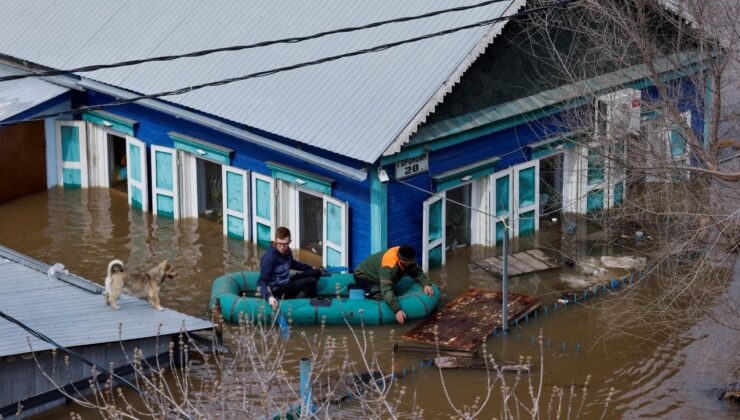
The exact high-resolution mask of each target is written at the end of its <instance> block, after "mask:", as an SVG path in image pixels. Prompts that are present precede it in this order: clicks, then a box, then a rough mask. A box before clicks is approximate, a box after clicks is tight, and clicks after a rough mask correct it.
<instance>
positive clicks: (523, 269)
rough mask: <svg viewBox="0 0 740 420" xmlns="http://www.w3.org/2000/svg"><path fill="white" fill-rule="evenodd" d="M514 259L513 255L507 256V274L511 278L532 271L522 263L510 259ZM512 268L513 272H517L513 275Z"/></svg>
mask: <svg viewBox="0 0 740 420" xmlns="http://www.w3.org/2000/svg"><path fill="white" fill-rule="evenodd" d="M512 257H514V254H511V255H509V274H511V275H512V276H518V275H521V274H528V273H531V272H532V271H534V270H533V269H532V268H531V267H529V266H528V265H527V264H525V263H523V262H522V261H520V260H518V259H516V258H512ZM512 268H513V269H514V270H515V271H518V273H516V274H514V273H513V272H512Z"/></svg>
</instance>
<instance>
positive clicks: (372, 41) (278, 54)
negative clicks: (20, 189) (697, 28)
mask: <svg viewBox="0 0 740 420" xmlns="http://www.w3.org/2000/svg"><path fill="white" fill-rule="evenodd" d="M474 3H475V2H473V1H471V0H465V1H458V2H455V5H472V4H474ZM525 4H526V2H525V1H524V0H507V1H500V2H495V3H492V4H489V5H486V6H483V7H476V8H472V9H469V10H465V11H459V12H454V13H447V14H441V15H438V16H433V17H429V18H424V19H416V20H411V21H407V22H396V23H389V24H386V25H381V26H377V27H374V28H370V29H363V30H357V31H351V32H343V33H336V34H330V35H326V36H322V37H316V38H313V39H308V40H303V41H301V42H285V43H276V44H271V45H269V46H262V47H257V48H249V49H239V50H224V51H221V52H217V53H211V54H206V55H201V56H194V57H186V58H176V59H171V60H167V61H149V62H143V63H139V64H135V65H126V66H115V67H111V68H107V69H98V70H91V71H85V72H76V73H73V74H65V75H61V76H53V77H45V78H44V79H43V80H44V81H40V80H35V81H34V83H36V82H37V83H42V84H44V85H43V86H46V87H47V90H44V88H43V87H41V86H42V85H38V86H36V87H35V89H34V98H36V99H35V100H34V101H30V102H28V104H27V105H23V106H21V104H20V103H18V102H22V99H18V100H17V101H15V102H14V104H15V105H14V108H13V112H5V113H3V114H0V115H2V118H3V120H4V121H5V122H6V123H8V122H11V123H13V125H10V127H13V126H14V125H15V123H16V122H17V124H21V125H22V124H30V123H28V122H22V121H23V120H24V119H25V118H26V117H30V116H34V115H36V116H38V115H47V116H46V117H45V118H44V122H45V131H44V141H45V145H46V152H45V154H42V153H41V152H39V153H38V154H37V155H36V156H35V157H34V158H33V159H32V160H33V161H40V160H42V159H43V160H44V161H45V164H44V165H43V167H44V168H45V172H46V180H47V182H46V186H47V187H54V186H61V187H63V188H87V187H112V188H120V189H121V190H122V191H125V193H126V194H127V195H128V200H129V203H130V205H131V206H132V207H134V208H137V209H140V211H144V212H152V213H154V214H155V215H157V216H158V217H171V218H176V219H177V218H187V217H207V218H211V219H213V220H215V221H218V222H219V223H222V224H223V230H224V234H225V235H228V236H230V237H233V238H237V239H242V240H245V241H248V240H251V241H254V242H257V243H258V244H263V245H264V244H267V243H269V240H270V239H271V238H272V236H273V233H274V229H275V228H276V227H277V226H279V225H285V226H288V227H289V228H291V230H292V232H293V235H294V236H293V243H294V246H295V247H296V248H301V249H304V250H307V251H309V252H313V253H316V254H318V255H320V256H321V258H322V261H323V263H324V265H325V266H350V267H354V266H355V265H356V264H358V263H359V262H360V261H361V260H362V259H363V258H365V257H366V256H367V255H369V254H370V253H372V252H376V251H378V250H381V249H383V248H385V247H386V246H390V245H397V244H400V243H411V244H413V245H415V246H416V247H417V248H418V249H419V250H422V251H423V252H422V253H421V254H422V255H421V258H420V259H421V262H422V263H423V265H424V267H425V268H429V267H433V266H436V265H439V264H443V263H444V261H445V250H446V249H450V248H455V247H458V246H466V245H470V244H479V245H488V246H494V245H495V244H496V242H497V241H498V240H501V238H502V237H503V235H504V234H505V232H508V233H509V234H510V235H511V236H520V235H529V234H532V233H533V232H536V231H537V230H538V229H539V222H540V218H541V217H548V218H549V217H550V216H551V215H552V214H553V212H559V211H560V210H561V209H562V211H566V212H572V213H586V212H589V211H597V210H601V209H606V208H611V207H614V206H618V205H619V204H620V202H621V201H622V200H623V198H624V196H625V194H626V191H625V181H624V180H625V178H624V174H623V173H622V172H620V171H619V170H617V169H616V168H606V169H605V168H604V167H603V165H602V164H601V163H600V162H599V159H598V156H597V155H596V154H594V153H592V152H591V151H590V150H589V148H587V147H585V146H583V145H582V142H577V141H573V139H574V138H575V137H577V136H583V135H587V136H591V135H593V133H595V132H597V130H602V131H606V130H609V129H610V127H611V126H612V122H613V121H614V120H615V119H617V118H621V119H625V118H626V119H627V120H628V121H631V122H632V123H631V127H632V128H631V129H633V130H635V132H638V131H639V130H641V124H642V120H643V119H646V116H645V115H642V114H641V98H642V97H644V96H646V95H647V96H649V95H653V94H654V92H652V91H651V89H652V86H651V84H650V79H649V78H648V77H647V73H646V71H645V69H644V68H643V67H641V66H640V65H639V64H638V65H635V66H633V67H630V68H626V69H619V70H616V71H614V72H610V73H609V74H603V75H598V76H595V77H594V78H593V79H590V80H584V81H583V83H581V84H577V85H566V86H554V87H553V86H548V84H547V83H544V82H543V81H542V80H541V75H537V74H535V73H533V72H532V71H531V69H532V68H533V67H534V66H533V62H534V61H535V58H534V57H531V56H529V55H528V54H527V52H526V51H525V49H523V48H521V47H520V46H518V45H516V41H515V38H516V37H515V35H516V31H517V30H521V28H518V29H517V28H516V27H515V26H514V23H515V22H513V23H512V22H508V21H507V20H506V19H501V20H497V21H494V23H492V24H490V25H483V26H472V27H470V28H468V29H465V30H460V31H456V32H453V33H450V34H447V35H444V36H435V37H429V38H427V39H423V40H419V41H418V42H408V43H401V42H400V41H404V40H409V39H412V38H417V37H423V36H424V35H426V34H432V33H436V32H440V31H445V30H449V29H451V28H456V27H460V26H465V25H470V24H472V23H475V22H479V21H485V20H491V19H497V18H501V17H506V16H508V15H511V14H513V13H516V12H518V11H520V10H522V8H523V7H526V6H525ZM450 6H451V4H450V2H448V1H426V2H386V1H352V2H347V1H329V2H319V3H312V2H308V3H306V2H302V3H297V4H295V3H292V2H259V1H247V2H244V1H228V0H225V1H222V2H219V3H218V4H212V3H207V2H206V3H204V2H197V1H189V0H188V1H178V2H155V3H151V2H143V1H131V2H126V3H110V2H97V1H79V0H75V1H71V0H70V1H57V2H53V3H46V2H44V3H42V2H34V3H23V2H21V3H14V2H6V4H4V13H3V14H2V16H0V39H3V40H5V42H3V43H2V44H1V45H0V54H2V55H3V57H4V60H3V61H4V64H5V65H6V66H11V68H8V67H3V68H0V71H2V72H5V73H6V74H7V73H9V72H17V71H21V70H22V71H30V72H38V71H40V70H43V69H61V70H64V69H72V68H78V67H82V66H93V65H99V64H110V63H117V62H124V61H127V60H134V59H142V58H148V57H159V56H167V55H181V54H186V53H189V52H193V51H199V50H206V49H213V48H221V47H231V46H238V45H245V44H253V43H259V42H265V41H271V40H277V39H283V38H291V37H296V36H307V35H311V34H315V33H319V32H324V31H331V30H334V29H338V28H345V27H352V26H361V25H365V24H368V23H371V22H376V21H383V20H389V19H393V18H397V17H400V16H413V15H418V14H422V13H426V12H430V11H434V10H440V9H444V8H447V7H450ZM72 28H73V29H72ZM396 43H400V45H397V46H392V47H388V48H379V51H376V52H372V53H366V54H353V55H351V56H349V57H345V58H339V59H336V60H328V61H326V62H323V63H321V64H316V65H310V66H303V67H299V68H294V69H290V70H285V71H273V70H275V69H281V68H285V67H290V66H293V65H295V64H298V63H306V62H311V61H315V60H321V59H324V58H327V57H335V56H339V55H342V54H347V53H352V52H355V51H359V50H362V49H371V48H374V47H378V46H384V45H386V46H387V45H391V44H396ZM661 71H663V75H664V77H665V78H667V79H675V80H676V81H677V83H681V82H682V77H684V76H685V74H683V73H680V72H675V71H673V67H671V66H670V65H668V63H667V64H666V65H665V66H664V68H662V70H661ZM696 71H700V69H699V68H697V69H696ZM262 73H264V74H263V75H262V76H260V77H250V78H244V76H247V75H252V76H254V75H258V74H262ZM538 76H540V77H539V79H538ZM232 78H236V79H240V78H241V80H238V81H231V82H229V83H221V81H225V80H229V79H232ZM17 83H28V81H27V79H21V80H14V81H7V82H2V83H0V95H2V91H3V90H6V89H9V87H8V86H13V84H17ZM209 83H213V84H214V86H210V87H203V88H200V86H201V85H203V84H209ZM190 87H193V88H192V89H190ZM60 89H62V90H63V91H62V92H60V93H58V94H56V95H55V96H54V95H52V96H54V97H53V99H44V98H45V97H46V96H44V95H43V94H42V93H44V92H45V93H47V94H48V93H50V92H52V91H55V92H59V90H60ZM163 92H170V93H172V94H167V95H163V96H159V94H160V93H163ZM585 92H588V93H589V95H586V94H585ZM687 92H688V93H687V94H688V95H699V96H703V95H704V91H702V90H701V89H698V88H694V87H692V86H688V90H687ZM594 94H595V95H600V96H599V99H597V100H596V101H593V100H592V99H589V98H591V97H592V95H594ZM141 95H153V96H151V97H144V98H141ZM47 96H48V95H47ZM3 106H7V105H3ZM574 108H585V109H587V110H591V111H589V112H591V113H592V114H594V115H595V116H594V119H595V120H596V122H595V123H594V127H593V128H589V127H586V128H583V129H582V130H577V131H573V132H568V131H563V129H562V127H561V125H558V124H557V120H558V118H559V116H560V115H562V113H564V112H566V111H568V110H570V109H574ZM58 111H61V112H63V113H62V114H59V115H54V114H55V113H56V112H58ZM684 111H685V113H686V115H687V118H688V121H690V123H691V126H692V127H696V129H697V130H699V131H700V130H701V127H702V125H703V114H704V110H703V109H697V108H696V107H693V108H691V105H689V104H688V102H687V105H686V109H684ZM10 113H12V114H13V115H8V114H10ZM7 129H8V128H5V130H7ZM584 130H585V131H584ZM584 133H585V134H584ZM39 135H40V134H39ZM661 135H662V134H661ZM684 152H685V151H680V150H677V153H684ZM622 153H628V152H624V151H622ZM19 170H20V169H19ZM24 170H28V168H25V169H24ZM455 203H461V204H463V205H464V206H460V205H456V204H455ZM471 207H472V208H474V209H477V210H479V211H473V210H471V209H470V208H471ZM506 226H509V227H510V229H509V230H506V228H505V227H506Z"/></svg>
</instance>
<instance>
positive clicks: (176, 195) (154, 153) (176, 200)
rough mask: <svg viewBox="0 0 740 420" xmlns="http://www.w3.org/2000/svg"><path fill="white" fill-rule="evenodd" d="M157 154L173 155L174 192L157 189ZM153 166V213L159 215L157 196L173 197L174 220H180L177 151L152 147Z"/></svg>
mask: <svg viewBox="0 0 740 420" xmlns="http://www.w3.org/2000/svg"><path fill="white" fill-rule="evenodd" d="M157 152H163V153H169V154H170V155H172V191H167V190H162V189H159V188H157ZM151 154H152V156H151V165H152V213H154V214H155V215H156V214H157V212H158V210H157V195H160V194H161V195H165V196H168V197H172V213H173V218H174V219H179V218H180V188H179V184H180V180H179V178H180V177H179V170H178V167H179V161H178V155H177V150H176V149H172V148H169V147H163V146H155V145H152V146H151Z"/></svg>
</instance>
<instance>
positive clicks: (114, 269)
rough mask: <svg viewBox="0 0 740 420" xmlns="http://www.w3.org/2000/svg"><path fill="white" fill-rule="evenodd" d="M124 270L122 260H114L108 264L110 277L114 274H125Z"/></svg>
mask: <svg viewBox="0 0 740 420" xmlns="http://www.w3.org/2000/svg"><path fill="white" fill-rule="evenodd" d="M123 270H124V265H123V261H121V260H112V261H111V262H109V263H108V276H111V275H112V274H113V273H123Z"/></svg>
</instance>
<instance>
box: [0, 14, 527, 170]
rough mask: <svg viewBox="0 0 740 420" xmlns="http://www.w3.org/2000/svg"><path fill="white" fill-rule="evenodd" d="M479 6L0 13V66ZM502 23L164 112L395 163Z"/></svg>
mask: <svg viewBox="0 0 740 420" xmlns="http://www.w3.org/2000/svg"><path fill="white" fill-rule="evenodd" d="M478 1H479V0H455V1H450V0H425V1H421V0H418V1H397V0H323V1H297V0H293V1H290V0H282V1H277V0H276V1H264V0H218V1H202V0H160V1H154V2H152V1H147V0H128V1H116V2H113V1H100V0H47V1H33V2H26V1H17V0H0V8H1V9H2V10H3V13H1V14H0V54H6V55H9V56H12V57H16V58H20V59H23V60H27V61H30V62H32V63H37V64H41V65H44V66H48V67H52V68H57V69H65V68H72V67H78V66H82V65H91V64H101V63H110V62H115V61H121V60H128V59H134V58H144V57H149V56H155V55H164V54H177V53H185V52H190V51H195V50H200V49H206V48H214V47H224V46H229V45H235V44H246V43H253V42H258V41H265V40H271V39H277V38H283V37H290V36H300V35H309V34H312V33H316V32H321V31H326V30H330V29H335V28H341V27H347V26H355V25H362V24H366V23H370V22H374V21H379V20H386V19H391V18H394V17H401V16H409V15H416V14H420V13H424V12H429V11H433V10H439V9H444V8H449V7H452V6H458V5H466V4H473V3H476V2H478ZM523 4H524V0H503V1H501V2H500V3H494V4H492V5H489V6H486V7H482V8H477V9H473V10H469V11H464V12H457V13H452V14H445V15H441V16H437V17H433V18H428V19H422V20H416V21H412V22H405V23H395V24H391V25H386V26H382V27H379V28H374V29H369V30H363V31H358V32H353V33H345V34H336V35H331V36H327V37H324V38H320V39H316V40H311V41H307V42H300V43H295V44H287V45H274V46H270V47H266V48H258V49H253V50H247V51H240V52H225V53H218V54H213V55H209V56H205V57H199V58H189V59H179V60H176V61H170V62H164V63H146V64H141V65H137V66H134V67H123V68H115V69H109V70H100V71H96V72H92V73H88V74H85V76H86V77H89V78H92V79H94V80H97V81H100V82H104V83H107V84H110V85H113V86H117V87H120V88H124V89H128V90H131V91H134V92H138V93H146V94H150V93H155V92H160V91H165V90H171V89H175V88H182V87H185V86H190V85H193V84H198V83H203V82H207V81H215V80H219V79H224V78H229V77H234V76H241V75H245V74H249V73H253V72H256V71H260V70H265V69H271V68H275V67H281V66H286V65H291V64H295V63H299V62H304V61H310V60H315V59H318V58H322V57H326V56H331V55H337V54H341V53H345V52H350V51H354V50H358V49H362V48H367V47H371V46H377V45H380V44H385V43H388V42H393V41H398V40H403V39H408V38H412V37H415V36H419V35H422V34H427V33H432V32H437V31H440V30H444V29H448V28H452V27H456V26H461V25H465V24H469V23H472V22H476V21H480V20H485V19H490V18H493V17H499V16H502V15H505V14H510V13H514V12H515V11H516V10H518V8H519V7H521V6H522V5H523ZM503 25H504V23H503V22H499V23H496V24H495V25H493V27H478V28H473V29H468V30H465V31H461V32H457V33H454V34H450V35H446V36H441V37H436V38H432V39H428V40H424V41H421V42H416V43H412V44H406V45H403V46H400V47H396V48H392V49H388V50H385V51H381V52H376V53H371V54H364V55H360V56H355V57H351V58H345V59H341V60H338V61H334V62H331V63H324V64H321V65H318V66H312V67H305V68H301V69H298V70H293V71H288V72H283V73H280V74H275V75H271V76H268V77H263V78H258V79H251V80H246V81H242V82H237V83H233V84H229V85H225V86H220V87H212V88H206V89H202V90H198V91H193V92H189V93H187V94H184V95H179V96H173V97H169V98H167V99H166V100H167V101H171V102H173V103H176V104H180V105H183V106H186V107H190V108H193V109H196V110H200V111H203V112H206V113H208V114H211V115H215V116H219V117H223V118H225V119H228V120H231V121H234V122H237V123H242V124H246V125H248V126H251V127H256V128H259V129H261V130H265V131H267V132H271V133H274V134H278V135H281V136H284V137H287V138H291V139H294V140H297V141H299V142H302V143H306V144H309V145H312V146H316V147H319V148H321V149H325V150H330V151H333V152H336V153H339V154H342V155H345V156H349V157H352V158H355V159H358V160H361V161H365V162H374V161H375V160H376V159H377V158H378V157H380V156H381V154H383V153H384V152H387V151H388V150H389V147H390V151H394V150H398V149H399V148H400V146H401V145H402V144H403V143H405V142H406V140H407V139H408V137H409V136H410V135H411V134H412V133H413V131H414V130H415V129H416V127H417V126H418V125H419V124H420V123H421V122H423V121H424V119H425V118H426V116H427V115H428V113H429V112H431V111H432V110H433V109H434V106H435V105H436V104H437V103H438V102H439V101H441V100H442V98H443V96H444V95H445V94H446V93H447V92H448V91H449V90H450V89H451V87H452V85H454V84H455V83H457V81H458V79H459V77H460V76H461V75H462V72H464V71H465V69H467V67H468V66H469V65H470V64H471V63H472V62H473V61H474V60H475V58H476V57H477V56H478V55H479V54H480V53H482V52H483V50H484V49H485V47H486V46H487V45H488V44H489V43H490V42H491V41H492V40H493V38H494V37H495V36H496V35H497V34H498V33H499V32H500V31H501V29H502V28H503Z"/></svg>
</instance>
